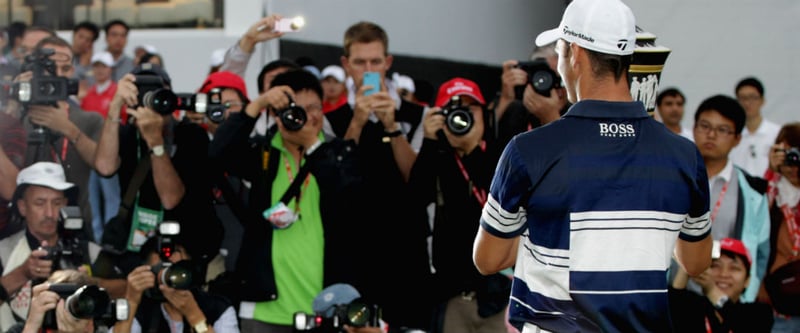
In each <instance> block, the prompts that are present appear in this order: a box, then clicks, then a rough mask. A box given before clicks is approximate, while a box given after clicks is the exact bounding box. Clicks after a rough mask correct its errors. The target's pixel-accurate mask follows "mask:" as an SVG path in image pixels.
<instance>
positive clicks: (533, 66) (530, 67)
mask: <svg viewBox="0 0 800 333" xmlns="http://www.w3.org/2000/svg"><path fill="white" fill-rule="evenodd" d="M516 67H517V68H520V69H522V70H524V71H525V72H526V73H528V82H527V83H526V84H524V85H519V86H516V87H515V88H514V95H515V96H516V98H517V99H518V100H522V95H523V94H524V93H525V86H526V85H527V84H530V85H531V87H532V88H533V91H535V92H536V93H537V94H539V95H542V96H546V97H550V90H552V89H553V88H560V87H561V79H560V78H559V77H558V75H557V74H556V72H554V71H553V70H552V69H550V65H548V64H547V60H546V59H545V58H536V59H534V60H533V61H520V62H518V63H517V66H516Z"/></svg>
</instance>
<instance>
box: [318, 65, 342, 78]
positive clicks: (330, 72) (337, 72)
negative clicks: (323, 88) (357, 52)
mask: <svg viewBox="0 0 800 333" xmlns="http://www.w3.org/2000/svg"><path fill="white" fill-rule="evenodd" d="M329 76H332V77H333V78H334V79H336V81H339V82H344V79H345V74H344V68H342V67H340V66H336V65H329V66H327V67H325V68H323V69H322V74H320V75H319V77H320V79H323V80H324V79H325V78H327V77H329Z"/></svg>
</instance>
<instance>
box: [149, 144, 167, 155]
mask: <svg viewBox="0 0 800 333" xmlns="http://www.w3.org/2000/svg"><path fill="white" fill-rule="evenodd" d="M150 153H151V154H153V156H156V157H161V156H164V145H158V146H153V148H150Z"/></svg>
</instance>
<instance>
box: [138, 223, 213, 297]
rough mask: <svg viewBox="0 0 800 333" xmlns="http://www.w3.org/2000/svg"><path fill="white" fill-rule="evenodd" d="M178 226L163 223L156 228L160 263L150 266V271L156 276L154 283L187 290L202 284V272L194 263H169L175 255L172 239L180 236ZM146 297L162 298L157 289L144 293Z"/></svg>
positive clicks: (185, 261)
mask: <svg viewBox="0 0 800 333" xmlns="http://www.w3.org/2000/svg"><path fill="white" fill-rule="evenodd" d="M180 230H181V229H180V224H178V222H171V221H164V222H161V223H160V224H159V226H158V236H156V237H158V238H157V244H158V245H157V246H158V247H157V249H158V255H159V258H161V261H160V262H159V263H157V264H155V265H152V266H150V269H151V271H152V272H153V274H154V275H155V276H156V282H157V283H158V284H159V285H161V284H163V285H166V286H167V287H170V288H174V289H180V290H189V289H192V288H195V287H199V286H200V284H201V282H202V277H203V274H202V271H201V269H200V267H198V265H197V264H196V263H195V262H192V261H190V260H181V261H178V262H176V263H172V262H170V260H169V259H170V257H172V255H173V254H174V253H175V242H174V237H175V236H177V235H178V234H180ZM145 293H146V295H147V296H149V297H151V298H154V299H162V298H163V297H164V296H163V295H162V294H161V291H160V290H158V287H157V286H156V287H155V288H152V289H151V290H147V291H145Z"/></svg>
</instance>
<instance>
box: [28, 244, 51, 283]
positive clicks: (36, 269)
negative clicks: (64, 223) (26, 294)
mask: <svg viewBox="0 0 800 333" xmlns="http://www.w3.org/2000/svg"><path fill="white" fill-rule="evenodd" d="M45 246H47V241H42V247H39V248H38V249H36V250H34V251H31V254H30V255H29V256H28V260H26V261H25V265H24V267H25V268H24V269H25V276H26V277H28V278H29V279H31V280H33V279H47V278H48V277H50V273H51V272H52V269H53V261H52V260H45V259H42V257H44V256H46V255H47V250H45V249H44V248H43V247H45Z"/></svg>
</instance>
